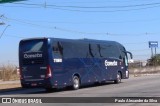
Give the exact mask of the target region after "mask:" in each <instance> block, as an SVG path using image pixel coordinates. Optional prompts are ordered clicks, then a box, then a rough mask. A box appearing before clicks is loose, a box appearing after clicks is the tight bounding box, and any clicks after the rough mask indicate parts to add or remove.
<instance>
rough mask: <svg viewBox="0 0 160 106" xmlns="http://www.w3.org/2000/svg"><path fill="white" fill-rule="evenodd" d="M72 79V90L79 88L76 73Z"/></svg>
mask: <svg viewBox="0 0 160 106" xmlns="http://www.w3.org/2000/svg"><path fill="white" fill-rule="evenodd" d="M72 81H73V85H72V88H73V90H77V89H79V87H80V78H79V77H78V76H77V75H74V76H73V79H72Z"/></svg>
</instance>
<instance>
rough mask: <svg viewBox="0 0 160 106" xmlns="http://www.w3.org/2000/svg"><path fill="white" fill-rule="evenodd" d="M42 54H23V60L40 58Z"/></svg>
mask: <svg viewBox="0 0 160 106" xmlns="http://www.w3.org/2000/svg"><path fill="white" fill-rule="evenodd" d="M42 56H43V55H42V54H39V53H36V54H24V58H26V59H27V58H37V57H42Z"/></svg>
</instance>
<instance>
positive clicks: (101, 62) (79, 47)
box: [19, 38, 132, 90]
mask: <svg viewBox="0 0 160 106" xmlns="http://www.w3.org/2000/svg"><path fill="white" fill-rule="evenodd" d="M128 57H130V58H131V59H132V53H130V52H128V51H126V49H125V47H124V46H123V45H121V44H120V43H118V42H115V41H105V40H93V39H62V38H29V39H22V40H21V41H20V43H19V68H20V81H21V86H22V87H23V88H26V87H42V88H45V89H46V90H51V89H54V88H63V87H72V88H73V89H74V90H77V89H79V88H80V87H81V86H83V85H87V84H94V83H102V82H106V81H114V83H120V82H121V79H128V78H129V71H128Z"/></svg>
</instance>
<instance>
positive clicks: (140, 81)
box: [0, 75, 160, 106]
mask: <svg viewBox="0 0 160 106" xmlns="http://www.w3.org/2000/svg"><path fill="white" fill-rule="evenodd" d="M0 97H160V75H150V76H142V77H131V78H130V79H127V80H122V83H121V84H111V83H107V84H104V85H101V86H91V87H83V88H81V89H79V90H58V91H55V92H51V93H47V92H45V90H44V89H17V90H14V91H7V92H1V93H0ZM0 105H1V104H0ZM8 105H9V104H8ZM8 105H7V106H8ZM14 105H15V106H17V104H12V106H14ZM18 105H19V106H26V105H27V104H18ZM30 105H36V106H42V104H38V105H37V104H30ZM53 105H54V106H61V105H65V106H75V105H76V106H83V105H84V106H93V105H94V106H106V105H112V106H119V105H120V106H134V105H140V106H152V105H153V106H160V104H158V103H156V104H150V103H148V104H144V103H139V104H137V103H121V104H116V103H114V104H109V103H105V104H103V103H98V104H97V103H96V104H95V103H94V104H89V103H88V104H82V103H80V104H74V103H71V104H66V103H64V104H59V103H58V104H47V106H53Z"/></svg>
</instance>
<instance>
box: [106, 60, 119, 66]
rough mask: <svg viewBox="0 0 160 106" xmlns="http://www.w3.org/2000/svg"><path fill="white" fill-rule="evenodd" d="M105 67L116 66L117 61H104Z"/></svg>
mask: <svg viewBox="0 0 160 106" xmlns="http://www.w3.org/2000/svg"><path fill="white" fill-rule="evenodd" d="M104 64H105V66H117V65H118V62H117V61H115V60H114V61H108V60H105V63H104Z"/></svg>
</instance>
